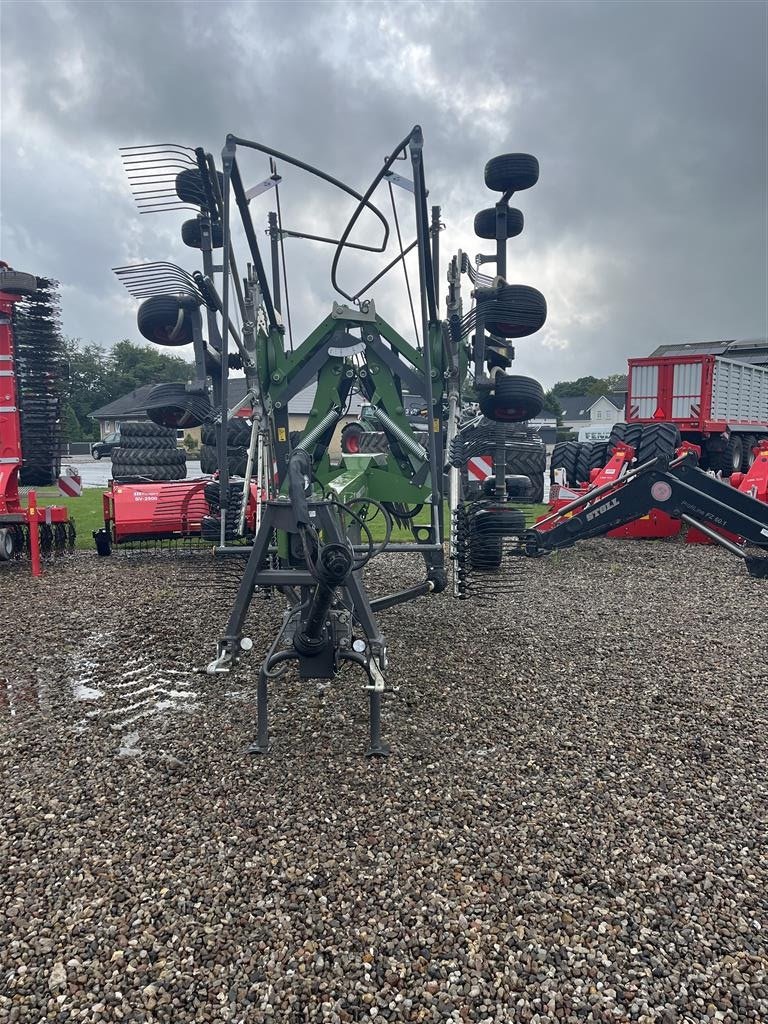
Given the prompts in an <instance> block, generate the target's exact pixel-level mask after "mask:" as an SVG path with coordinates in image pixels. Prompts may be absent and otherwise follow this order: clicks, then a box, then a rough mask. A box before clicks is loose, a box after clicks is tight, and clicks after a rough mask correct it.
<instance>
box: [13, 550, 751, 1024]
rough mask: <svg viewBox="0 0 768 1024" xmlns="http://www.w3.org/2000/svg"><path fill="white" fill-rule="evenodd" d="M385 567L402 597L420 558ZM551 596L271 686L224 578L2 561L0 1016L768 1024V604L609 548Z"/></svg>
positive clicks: (716, 555) (730, 564)
mask: <svg viewBox="0 0 768 1024" xmlns="http://www.w3.org/2000/svg"><path fill="white" fill-rule="evenodd" d="M381 561H382V565H381V566H380V567H378V568H375V569H374V568H372V569H371V573H372V575H376V574H378V585H379V586H381V581H382V578H383V576H384V575H387V576H391V575H394V576H396V577H398V579H400V578H401V579H402V580H403V581H407V580H409V579H414V578H415V576H416V572H417V571H416V569H415V568H414V566H413V564H411V563H409V562H408V559H407V557H405V558H400V559H396V558H395V557H394V556H393V557H392V558H391V559H386V560H381ZM525 568H526V573H527V575H528V576H529V580H528V583H529V586H528V588H527V590H526V593H525V595H524V597H523V598H522V599H520V598H518V599H517V600H512V599H509V598H507V599H502V598H499V599H498V601H497V603H496V605H495V606H491V607H489V606H477V605H474V606H473V605H472V604H470V603H469V602H455V601H453V600H451V599H450V598H449V597H447V596H446V595H443V596H441V597H439V598H433V599H427V600H422V601H420V602H419V603H416V604H412V605H410V606H407V607H406V608H405V609H402V608H401V609H393V610H391V611H389V612H387V613H385V614H384V615H382V616H381V619H382V623H383V626H384V629H385V632H386V633H387V635H388V639H389V641H390V659H391V673H390V674H391V678H392V681H393V682H396V683H397V684H399V685H400V687H401V690H400V694H399V696H397V697H393V698H390V699H388V700H387V703H386V708H385V731H386V734H387V736H388V738H389V739H390V741H391V742H392V744H393V757H391V758H390V759H389V760H388V761H385V762H380V761H374V762H370V761H366V760H365V759H364V758H363V757H362V752H363V750H364V748H365V740H366V704H365V695H364V693H363V691H362V690H361V688H360V687H361V681H362V680H361V676H360V675H358V674H356V673H355V672H354V670H352V669H347V670H345V673H344V676H343V677H342V678H341V679H340V680H338V681H337V682H335V683H334V684H333V685H332V686H331V688H330V689H329V691H328V692H327V693H326V694H325V696H322V697H321V696H318V694H317V691H316V688H315V686H314V684H306V683H305V684H300V683H299V681H298V679H297V678H296V677H295V676H290V677H289V678H288V679H287V680H284V681H280V682H278V683H276V684H275V686H274V688H273V691H272V693H273V699H272V707H271V712H272V722H271V724H272V739H273V752H272V754H271V755H270V756H268V757H266V758H261V759H248V758H247V757H245V756H243V755H242V754H241V750H242V748H243V746H244V745H245V743H246V742H247V741H248V739H249V738H250V737H251V735H252V729H253V720H254V714H255V703H254V701H255V669H256V667H257V661H258V655H259V654H260V653H262V652H263V651H264V649H265V646H266V644H267V641H268V640H269V638H270V637H271V635H272V634H273V631H274V628H275V626H276V623H277V620H278V618H279V611H280V609H279V606H278V603H277V602H276V601H275V602H265V601H257V602H254V606H253V611H252V615H251V621H250V625H249V632H250V635H252V636H253V638H254V642H255V648H254V652H253V654H252V655H251V657H250V658H249V659H248V660H247V661H245V662H244V663H243V664H242V666H241V667H240V668H239V669H238V671H237V672H236V673H235V674H234V675H233V676H231V677H218V678H211V677H208V676H206V675H204V674H203V673H201V672H200V671H196V667H201V666H203V665H204V664H205V663H206V661H207V660H208V659H209V658H210V657H211V654H212V652H213V649H214V644H215V639H216V636H217V634H218V632H219V629H220V627H221V625H222V623H221V616H220V614H219V613H217V612H216V611H215V601H216V594H217V591H216V590H215V582H216V581H215V579H214V576H213V567H212V565H211V562H210V561H209V560H208V558H207V557H205V558H198V559H195V560H187V561H186V562H180V561H174V562H171V561H169V560H167V559H163V558H156V559H154V560H149V561H138V560H130V559H127V558H126V557H125V556H116V557H114V558H112V559H111V560H97V559H96V558H95V557H94V556H91V555H88V554H82V555H78V556H75V557H74V558H72V559H70V560H66V561H65V562H63V563H59V565H58V566H56V567H54V568H49V569H48V571H47V572H46V575H45V577H44V578H43V579H42V580H41V581H39V582H33V581H32V580H31V579H30V578H29V577H28V576H27V575H26V573H24V572H21V571H19V570H17V569H12V570H10V571H8V570H7V567H6V571H5V572H4V573H2V574H0V593H1V594H2V600H3V603H4V604H5V603H6V602H7V605H8V607H10V608H12V610H13V611H12V621H13V627H12V628H10V627H9V626H8V622H9V617H8V616H7V615H6V616H4V621H5V633H6V636H5V640H6V641H7V642H6V643H5V644H4V649H3V650H2V651H0V772H1V773H2V791H1V793H0V880H1V881H2V916H0V963H1V964H2V967H1V968H0V970H1V971H2V973H1V974H0V1020H1V1021H4V1022H5V1021H8V1022H10V1021H19V1022H24V1024H27V1022H30V1024H33V1022H38V1021H94V1022H95V1021H110V1022H111V1021H147V1022H150V1021H157V1022H173V1024H177V1022H178V1024H183V1022H188V1021H201V1022H209V1021H211V1022H212V1021H231V1022H236V1024H240V1022H242V1024H260V1022H266V1021H269V1022H275V1024H282V1022H287V1024H293V1022H297V1024H298V1022H315V1021H318V1022H319V1021H329V1022H330V1021H335V1022H338V1021H359V1022H366V1024H371V1022H374V1021H376V1022H378V1021H381V1020H389V1021H427V1022H437V1021H447V1020H454V1021H459V1022H461V1021H476V1022H485V1024H507V1022H517V1021H532V1022H545V1021H642V1022H655V1021H659V1022H663V1024H672V1022H694V1021H695V1022H698V1021H734V1022H741V1021H766V1020H768V938H767V937H768V852H767V847H766V823H767V817H768V816H767V815H766V794H767V793H768V783H767V779H766V776H767V771H766V736H768V693H766V678H765V677H766V665H767V664H768V630H767V629H766V622H768V586H766V585H761V584H760V581H757V580H752V579H750V578H749V577H747V575H746V573H745V572H744V570H743V568H742V567H741V566H740V565H739V564H738V563H737V561H736V560H735V559H731V558H729V557H728V556H727V555H723V554H721V553H720V552H718V551H715V550H712V549H708V548H700V547H693V546H688V547H686V546H684V545H680V544H669V543H655V544H654V543H645V544H643V543H632V542H626V543H622V542H612V541H595V542H591V543H589V544H586V545H583V546H581V547H580V548H579V549H577V550H572V551H569V552H565V553H562V554H560V555H557V556H555V557H553V558H552V559H550V560H548V561H546V562H535V563H526V564H525Z"/></svg>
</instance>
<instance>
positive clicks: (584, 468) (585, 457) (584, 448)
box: [576, 441, 592, 487]
mask: <svg viewBox="0 0 768 1024" xmlns="http://www.w3.org/2000/svg"><path fill="white" fill-rule="evenodd" d="M577 444H578V446H579V455H578V458H577V460H576V481H577V485H578V486H579V487H583V486H584V484H588V483H589V472H590V468H591V466H592V442H591V441H578V442H577Z"/></svg>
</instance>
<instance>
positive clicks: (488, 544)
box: [469, 508, 525, 571]
mask: <svg viewBox="0 0 768 1024" xmlns="http://www.w3.org/2000/svg"><path fill="white" fill-rule="evenodd" d="M524 532H525V513H523V512H521V511H520V510H519V509H514V508H510V509H503V510H500V511H495V510H491V509H481V510H480V511H479V512H477V514H476V515H475V516H474V517H473V519H472V523H471V525H470V538H469V564H470V566H471V567H472V568H473V569H475V570H481V571H482V570H486V571H493V570H495V569H498V568H499V567H500V566H501V561H502V555H503V541H504V537H509V536H512V535H513V534H521V533H524Z"/></svg>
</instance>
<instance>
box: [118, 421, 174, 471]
mask: <svg viewBox="0 0 768 1024" xmlns="http://www.w3.org/2000/svg"><path fill="white" fill-rule="evenodd" d="M186 476H187V456H186V453H185V452H184V451H182V449H180V448H178V447H177V445H176V431H175V430H170V429H168V428H166V427H160V426H158V425H157V424H156V423H151V422H147V423H123V424H122V426H121V427H120V447H119V448H116V449H115V451H114V453H113V455H112V477H113V479H114V480H142V481H144V480H157V481H161V480H184V479H186Z"/></svg>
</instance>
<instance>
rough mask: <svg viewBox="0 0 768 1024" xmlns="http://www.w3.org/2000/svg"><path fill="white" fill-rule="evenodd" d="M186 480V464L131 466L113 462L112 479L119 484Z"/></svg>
mask: <svg viewBox="0 0 768 1024" xmlns="http://www.w3.org/2000/svg"><path fill="white" fill-rule="evenodd" d="M186 478H187V466H186V463H184V464H182V463H176V464H175V465H173V466H155V465H144V466H129V465H124V464H123V463H120V462H117V463H116V462H114V461H113V462H112V479H113V480H117V481H118V482H120V481H128V480H138V481H141V480H154V481H166V480H167V481H170V480H186Z"/></svg>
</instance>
